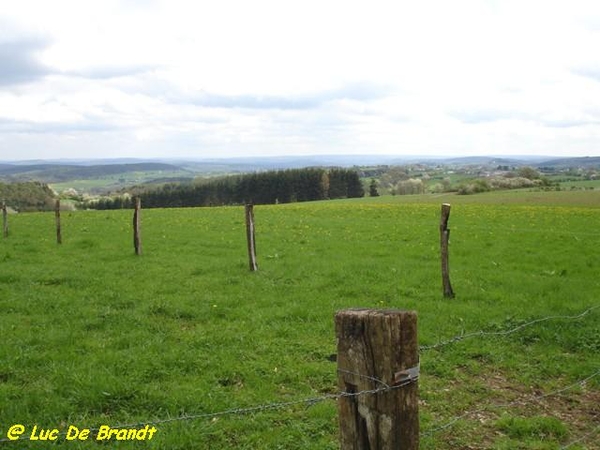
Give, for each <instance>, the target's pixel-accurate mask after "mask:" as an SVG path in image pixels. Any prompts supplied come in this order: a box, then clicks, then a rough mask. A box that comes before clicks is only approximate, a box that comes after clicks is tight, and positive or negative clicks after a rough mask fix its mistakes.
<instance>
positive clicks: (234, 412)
mask: <svg viewBox="0 0 600 450" xmlns="http://www.w3.org/2000/svg"><path fill="white" fill-rule="evenodd" d="M597 309H600V305H595V306H592V307H590V308H588V309H586V310H585V311H583V312H581V313H580V314H576V315H570V316H568V315H557V316H548V317H543V318H539V319H534V320H531V321H529V322H527V323H524V324H521V325H519V326H516V327H513V328H511V329H508V330H502V331H491V332H488V331H483V330H481V331H477V332H473V333H467V334H460V335H457V336H455V337H453V338H451V339H448V340H444V341H440V342H438V343H437V344H434V345H429V346H421V347H420V349H419V350H420V351H421V352H424V351H428V350H434V349H439V348H442V347H445V346H448V345H451V344H456V343H458V342H461V341H463V340H465V339H468V338H472V337H485V336H508V335H511V334H514V333H517V332H519V331H521V330H523V329H525V328H528V327H531V326H533V325H536V324H539V323H543V322H547V321H551V320H572V321H575V320H579V319H582V318H584V317H586V316H588V315H589V314H590V313H591V312H592V311H595V310H597ZM338 372H341V373H346V374H351V375H355V376H358V377H361V378H365V379H368V380H370V381H372V382H373V384H374V387H373V389H368V390H362V391H359V392H347V391H342V392H338V393H334V394H326V395H322V396H316V397H309V398H304V399H299V400H291V401H287V402H273V403H266V404H261V405H255V406H249V407H236V408H230V409H225V410H222V411H217V412H211V413H199V414H184V415H179V416H177V417H167V418H162V419H151V420H148V421H144V422H138V423H129V424H121V425H116V426H114V427H113V428H119V429H134V428H139V427H142V426H146V425H163V424H168V423H173V422H184V421H192V420H209V419H215V418H219V417H224V416H239V415H248V414H257V413H261V412H265V411H272V410H279V409H285V408H291V407H295V406H300V405H304V406H305V407H311V406H314V405H316V404H318V403H322V402H325V401H331V400H334V401H337V400H339V399H341V398H346V397H351V398H357V397H361V396H366V395H377V394H383V393H386V392H389V391H392V390H395V389H400V388H402V387H405V386H407V385H409V384H411V383H414V382H417V381H418V376H417V377H416V378H411V379H408V380H406V381H403V382H401V383H399V384H396V385H393V386H390V385H388V384H386V383H385V382H383V381H382V380H380V379H377V378H375V377H372V376H368V375H364V374H360V373H355V372H351V371H347V370H344V369H338ZM596 377H600V368H599V369H598V370H597V371H595V372H594V373H592V374H590V375H588V376H586V377H585V378H583V379H580V380H579V381H577V382H575V383H572V384H569V385H567V386H564V387H562V388H559V389H556V390H554V391H552V392H550V393H546V394H540V395H537V396H533V397H528V398H527V399H521V400H515V401H512V402H508V403H498V404H490V405H486V406H483V407H481V408H477V409H473V410H469V411H466V412H463V413H461V414H460V415H457V416H455V417H453V418H452V419H450V420H448V421H447V422H445V423H443V424H441V425H437V426H434V427H432V428H430V429H428V430H426V431H422V432H421V434H420V435H421V437H422V438H425V439H427V438H431V437H432V436H433V435H435V434H437V433H440V432H442V431H444V430H447V429H449V428H451V427H452V426H454V425H455V424H457V423H458V422H459V421H461V420H463V419H465V418H468V417H470V416H474V415H477V414H478V413H482V412H486V411H490V410H498V409H506V408H511V407H514V406H526V405H529V404H532V403H534V402H540V401H541V400H544V399H547V398H550V397H556V396H558V395H560V394H562V393H565V392H567V391H572V390H574V389H576V388H582V387H584V386H585V385H586V384H587V383H588V382H589V381H591V380H592V379H594V378H596ZM99 431H100V429H99V428H92V429H90V432H91V434H95V433H98V432H99ZM599 433H600V426H597V427H595V428H594V429H592V430H591V431H589V432H587V433H585V434H584V435H582V436H579V437H578V438H576V439H574V440H572V441H571V442H569V443H568V444H566V445H564V446H563V447H561V450H562V449H568V448H571V447H573V446H574V445H576V444H580V443H585V442H588V440H590V439H592V438H593V437H595V436H596V435H597V434H599ZM66 434H67V432H66V431H63V432H61V433H59V434H58V435H57V436H58V437H64V436H66ZM24 440H29V438H28V437H27V436H23V437H22V438H21V439H18V440H12V439H9V438H0V444H5V443H14V442H19V441H24Z"/></svg>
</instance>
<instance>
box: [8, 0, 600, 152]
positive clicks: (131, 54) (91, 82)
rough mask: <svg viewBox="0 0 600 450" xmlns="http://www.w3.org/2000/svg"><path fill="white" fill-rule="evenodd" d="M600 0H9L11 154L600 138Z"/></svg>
mask: <svg viewBox="0 0 600 450" xmlns="http://www.w3.org/2000/svg"><path fill="white" fill-rule="evenodd" d="M599 49H600V2H598V1H597V0H591V1H577V0H569V1H566V0H565V1H560V2H559V1H556V2H555V1H552V0H547V1H528V0H518V1H510V0H495V1H492V0H487V1H484V0H480V1H461V0H456V1H446V0H443V1H435V2H432V1H414V0H411V1H401V0H395V1H379V0H369V1H353V0H344V1H337V0H316V1H313V0H302V1H295V0H293V1H292V0H289V1H287V0H278V1H270V0H253V1H245V0H218V1H215V0H210V1H208V0H206V1H205V0H197V1H192V0H189V1H185V0H102V1H99V0H98V1H91V0H90V1H87V0H52V1H47V0H18V1H9V0H0V160H16V159H35V158H82V157H84V158H90V157H91V158H107V157H110V158H112V157H164V156H176V157H197V158H203V157H228V156H254V155H261V156H272V155H285V154H289V155H305V154H393V155H449V156H450V155H452V156H454V155H461V156H466V155H555V156H563V155H564V156H570V155H574V156H575V155H576V156H593V155H600V50H599Z"/></svg>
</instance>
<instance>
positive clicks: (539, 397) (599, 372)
mask: <svg viewBox="0 0 600 450" xmlns="http://www.w3.org/2000/svg"><path fill="white" fill-rule="evenodd" d="M598 375H600V369H599V370H597V371H596V372H594V373H593V374H591V375H589V376H588V377H586V378H584V379H582V380H580V381H577V382H576V383H573V384H570V385H568V386H566V387H563V388H561V389H558V390H556V391H553V392H550V393H548V394H542V395H537V396H535V397H531V398H529V399H528V401H525V400H515V401H512V402H509V403H503V404H493V405H487V406H484V407H482V408H478V409H474V410H471V411H467V412H465V413H463V414H461V415H459V416H456V417H454V418H453V419H452V420H450V421H449V422H447V423H445V424H444V425H441V426H438V427H436V428H433V429H431V430H428V431H426V432H424V433H421V435H422V436H424V437H429V436H431V435H433V434H435V433H439V432H440V431H443V430H445V429H447V428H450V427H451V426H452V425H454V424H455V423H457V422H458V421H459V420H461V419H463V418H465V417H468V416H472V415H473V414H477V413H480V412H484V411H488V410H490V409H500V408H509V407H512V406H518V405H521V406H524V405H528V404H529V403H532V402H534V401H536V402H537V401H540V400H543V399H545V398H548V397H554V396H556V395H559V394H562V393H563V392H566V391H569V390H571V389H574V388H576V387H583V386H584V385H585V384H586V383H587V382H588V381H589V380H591V379H593V378H595V377H597V376H598Z"/></svg>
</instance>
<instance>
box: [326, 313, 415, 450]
mask: <svg viewBox="0 0 600 450" xmlns="http://www.w3.org/2000/svg"><path fill="white" fill-rule="evenodd" d="M335 329H336V337H337V342H338V344H337V351H338V353H337V361H338V387H339V390H340V392H345V393H346V395H342V396H341V397H340V399H339V403H338V411H339V422H340V444H341V445H340V447H341V449H342V450H416V449H418V448H419V404H418V381H417V380H418V376H419V346H418V340H417V313H416V312H414V311H398V310H385V311H377V310H368V309H349V310H343V311H339V312H337V313H336V315H335Z"/></svg>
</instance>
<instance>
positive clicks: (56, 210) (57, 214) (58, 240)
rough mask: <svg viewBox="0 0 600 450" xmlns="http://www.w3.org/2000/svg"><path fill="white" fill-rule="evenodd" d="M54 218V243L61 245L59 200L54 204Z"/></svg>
mask: <svg viewBox="0 0 600 450" xmlns="http://www.w3.org/2000/svg"><path fill="white" fill-rule="evenodd" d="M54 218H55V219H56V243H57V244H62V231H61V228H60V199H59V198H57V199H56V203H55V204H54Z"/></svg>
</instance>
